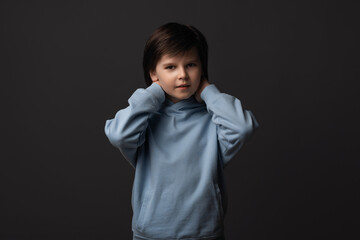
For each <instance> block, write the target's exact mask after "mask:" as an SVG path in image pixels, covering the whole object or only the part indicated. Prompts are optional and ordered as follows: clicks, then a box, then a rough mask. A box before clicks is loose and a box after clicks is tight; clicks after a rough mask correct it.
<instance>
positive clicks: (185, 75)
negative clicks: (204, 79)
mask: <svg viewBox="0 0 360 240" xmlns="http://www.w3.org/2000/svg"><path fill="white" fill-rule="evenodd" d="M201 73H202V71H201V62H200V59H199V55H198V51H197V48H196V47H194V48H192V49H191V50H189V51H187V52H185V53H184V54H180V55H176V56H173V57H170V56H169V55H168V54H165V55H163V56H162V57H161V59H160V60H159V61H158V62H157V64H156V69H155V71H154V72H153V73H150V76H151V79H152V81H153V82H156V83H158V84H159V85H160V86H161V87H162V89H163V90H164V91H165V93H166V96H167V98H169V99H170V100H171V101H172V102H174V103H176V102H179V101H180V100H183V99H187V98H189V97H191V96H192V95H193V94H194V93H195V92H196V90H197V89H198V87H199V84H200V79H201Z"/></svg>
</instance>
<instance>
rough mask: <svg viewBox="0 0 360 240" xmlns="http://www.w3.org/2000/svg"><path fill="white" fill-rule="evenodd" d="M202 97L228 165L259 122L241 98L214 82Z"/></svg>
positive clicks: (223, 158)
mask: <svg viewBox="0 0 360 240" xmlns="http://www.w3.org/2000/svg"><path fill="white" fill-rule="evenodd" d="M200 97H201V98H202V99H203V100H204V101H205V103H206V107H207V110H208V112H209V113H210V114H211V115H212V121H213V122H214V123H215V124H216V126H217V135H218V142H219V146H220V151H221V157H222V160H223V165H224V166H226V165H227V164H228V163H229V161H230V160H231V159H232V158H233V157H234V156H235V154H236V153H237V152H238V151H239V149H240V148H241V147H242V145H243V144H244V142H245V140H246V139H247V138H248V137H250V135H251V134H252V133H253V131H254V130H255V129H256V128H258V126H259V124H258V122H257V121H256V119H255V117H254V116H253V114H252V113H251V112H250V111H247V110H244V109H243V108H242V106H241V102H240V100H239V99H237V98H235V97H233V96H231V95H228V94H225V93H221V92H220V91H219V90H218V89H217V88H216V86H215V85H214V84H210V85H209V86H207V87H205V88H204V90H203V91H202V92H201V95H200Z"/></svg>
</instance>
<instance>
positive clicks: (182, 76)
mask: <svg viewBox="0 0 360 240" xmlns="http://www.w3.org/2000/svg"><path fill="white" fill-rule="evenodd" d="M187 76H188V74H187V71H186V69H185V68H183V67H180V68H179V76H178V78H179V79H186V78H187Z"/></svg>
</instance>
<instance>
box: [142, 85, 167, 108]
mask: <svg viewBox="0 0 360 240" xmlns="http://www.w3.org/2000/svg"><path fill="white" fill-rule="evenodd" d="M146 90H147V91H148V92H149V93H150V94H151V95H152V96H153V97H154V98H155V100H156V102H157V103H159V104H160V103H162V102H164V101H165V92H164V90H163V89H162V88H161V87H160V85H159V84H157V83H152V84H151V85H150V86H149V87H147V88H146Z"/></svg>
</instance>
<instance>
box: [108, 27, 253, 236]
mask: <svg viewBox="0 0 360 240" xmlns="http://www.w3.org/2000/svg"><path fill="white" fill-rule="evenodd" d="M207 52H208V47H207V43H206V39H205V37H204V36H203V35H202V34H201V32H200V31H198V30H197V29H196V28H194V27H192V26H189V25H182V24H178V23H168V24H165V25H163V26H161V27H159V28H158V29H156V30H155V31H154V33H153V34H152V35H151V36H150V38H149V39H148V41H147V43H146V46H145V50H144V58H143V69H144V75H145V81H146V83H147V85H148V87H147V88H146V89H141V88H140V89H137V90H136V91H135V92H134V93H133V95H132V96H131V97H130V98H129V106H128V107H127V108H125V109H122V110H120V111H118V112H117V113H116V115H115V118H114V119H111V120H107V121H106V124H105V133H106V135H107V137H108V138H109V140H110V142H111V143H112V144H113V145H114V146H115V147H117V148H119V149H120V151H121V153H122V154H123V155H124V157H125V158H126V159H127V160H128V161H129V162H130V164H131V165H132V166H133V167H134V168H135V179H134V185H133V193H132V208H133V220H132V230H133V233H134V234H133V239H134V240H138V239H148V240H151V239H167V240H169V239H193V240H195V239H202V240H205V239H206V240H210V239H224V226H223V220H224V215H225V210H226V201H225V199H226V192H225V186H224V179H223V168H224V166H225V165H226V164H227V163H228V162H229V161H230V160H231V159H232V158H233V157H234V155H235V154H236V152H237V151H238V150H239V149H240V148H241V146H242V145H243V143H244V140H245V139H246V138H247V137H248V136H250V134H251V133H252V132H253V130H254V129H255V128H256V127H257V126H258V123H257V122H256V120H255V118H254V117H253V115H252V114H251V112H249V111H246V110H243V109H242V107H241V103H240V101H239V100H238V99H236V98H235V97H233V96H230V95H227V94H224V93H220V92H219V90H218V89H217V88H216V87H215V85H214V84H209V82H208V80H207V79H208V72H207Z"/></svg>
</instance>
